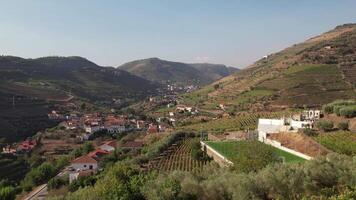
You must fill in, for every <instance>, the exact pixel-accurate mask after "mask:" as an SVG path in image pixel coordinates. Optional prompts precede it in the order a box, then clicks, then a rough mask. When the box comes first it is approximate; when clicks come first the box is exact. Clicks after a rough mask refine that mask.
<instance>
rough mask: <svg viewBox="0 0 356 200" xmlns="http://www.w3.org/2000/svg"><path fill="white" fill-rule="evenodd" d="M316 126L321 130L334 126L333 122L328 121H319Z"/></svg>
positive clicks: (329, 129) (331, 128) (330, 129)
mask: <svg viewBox="0 0 356 200" xmlns="http://www.w3.org/2000/svg"><path fill="white" fill-rule="evenodd" d="M317 127H318V128H319V129H321V130H323V131H332V130H333V128H334V123H333V122H330V121H319V122H318V123H317Z"/></svg>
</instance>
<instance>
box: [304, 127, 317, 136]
mask: <svg viewBox="0 0 356 200" xmlns="http://www.w3.org/2000/svg"><path fill="white" fill-rule="evenodd" d="M303 133H304V134H305V135H307V136H315V135H316V132H315V130H313V129H311V128H305V129H303Z"/></svg>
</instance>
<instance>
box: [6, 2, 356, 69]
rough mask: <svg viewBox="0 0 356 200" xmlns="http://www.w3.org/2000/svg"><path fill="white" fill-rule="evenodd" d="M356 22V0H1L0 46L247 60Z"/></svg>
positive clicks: (18, 51)
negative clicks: (337, 26) (340, 25)
mask: <svg viewBox="0 0 356 200" xmlns="http://www.w3.org/2000/svg"><path fill="white" fill-rule="evenodd" d="M351 22H354V23H355V22H356V1H355V0H298V1H295V0H259V1H257V0H245V1H237V0H235V1H232V0H231V1H229V0H112V1H111V0H60V1H55V0H22V1H18V0H8V1H5V0H0V27H1V28H0V54H5V55H15V56H21V57H26V58H28V57H31V58H33V57H42V56H49V55H61V56H70V55H78V56H83V57H86V58H88V59H89V60H92V61H94V62H96V63H97V64H99V65H111V66H118V65H121V64H123V63H125V62H128V61H131V60H135V59H141V58H148V57H159V58H162V59H167V60H173V61H182V62H211V63H222V64H226V65H231V66H237V67H245V66H246V65H249V64H251V63H253V62H254V61H255V60H256V59H258V58H260V57H262V56H264V55H266V54H269V53H272V52H275V51H278V50H281V49H283V48H285V47H288V46H290V45H292V44H294V43H298V42H301V41H304V40H305V39H307V38H309V37H312V36H315V35H317V34H320V33H322V32H325V31H328V30H330V29H332V28H334V27H335V26H336V25H339V24H343V23H351Z"/></svg>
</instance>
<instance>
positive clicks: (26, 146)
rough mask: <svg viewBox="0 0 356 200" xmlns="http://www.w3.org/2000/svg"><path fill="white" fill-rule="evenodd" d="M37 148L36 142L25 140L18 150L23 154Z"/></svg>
mask: <svg viewBox="0 0 356 200" xmlns="http://www.w3.org/2000/svg"><path fill="white" fill-rule="evenodd" d="M36 146H37V141H36V140H25V141H23V142H21V143H20V144H19V145H18V147H17V150H18V151H22V152H30V151H31V150H32V149H33V148H35V147H36Z"/></svg>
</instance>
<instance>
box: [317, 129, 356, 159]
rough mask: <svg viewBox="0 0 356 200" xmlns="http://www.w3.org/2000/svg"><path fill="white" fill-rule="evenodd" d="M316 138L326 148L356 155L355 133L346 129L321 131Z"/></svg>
mask: <svg viewBox="0 0 356 200" xmlns="http://www.w3.org/2000/svg"><path fill="white" fill-rule="evenodd" d="M316 140H317V141H318V142H319V143H320V144H322V145H324V146H325V147H326V148H328V149H330V150H332V151H334V152H336V153H341V154H346V155H349V156H354V155H356V134H355V133H352V132H348V131H338V132H332V133H323V134H321V135H319V136H318V137H316Z"/></svg>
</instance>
